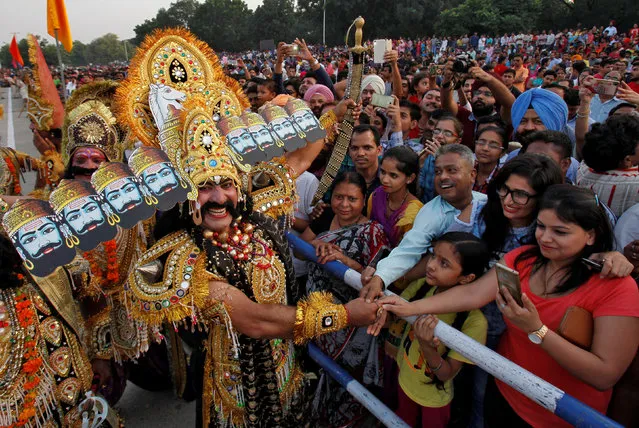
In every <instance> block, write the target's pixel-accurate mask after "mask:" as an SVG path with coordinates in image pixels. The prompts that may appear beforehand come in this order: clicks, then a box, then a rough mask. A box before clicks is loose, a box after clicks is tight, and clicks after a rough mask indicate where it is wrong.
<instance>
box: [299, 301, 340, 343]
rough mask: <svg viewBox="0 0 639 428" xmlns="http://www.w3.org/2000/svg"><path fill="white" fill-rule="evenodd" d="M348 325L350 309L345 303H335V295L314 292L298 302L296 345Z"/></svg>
mask: <svg viewBox="0 0 639 428" xmlns="http://www.w3.org/2000/svg"><path fill="white" fill-rule="evenodd" d="M346 326H348V311H347V310H346V307H345V306H344V305H338V304H336V303H333V295H332V294H331V293H326V292H314V293H311V294H309V296H308V297H307V298H306V299H302V300H300V301H299V302H298V303H297V310H296V311H295V326H294V327H293V338H294V341H295V344H296V345H303V344H304V343H306V342H307V341H309V340H311V339H314V338H316V337H319V336H321V335H323V334H326V333H332V332H334V331H338V330H341V329H343V328H345V327H346Z"/></svg>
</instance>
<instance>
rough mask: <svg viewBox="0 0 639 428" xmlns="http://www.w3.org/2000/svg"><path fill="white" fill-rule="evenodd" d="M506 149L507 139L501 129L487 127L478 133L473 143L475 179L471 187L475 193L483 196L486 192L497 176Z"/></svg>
mask: <svg viewBox="0 0 639 428" xmlns="http://www.w3.org/2000/svg"><path fill="white" fill-rule="evenodd" d="M507 147H508V137H507V135H506V131H505V130H504V129H503V128H500V127H497V126H489V127H488V128H485V129H483V130H482V131H480V132H478V134H477V140H476V141H475V158H476V159H477V160H476V162H475V169H476V170H477V177H476V178H475V184H474V185H473V190H474V191H475V192H480V193H484V194H485V193H486V192H487V191H488V183H490V181H491V180H492V179H493V178H495V176H496V175H497V171H499V168H500V167H501V165H502V162H501V160H502V159H503V156H504V153H506V148H507Z"/></svg>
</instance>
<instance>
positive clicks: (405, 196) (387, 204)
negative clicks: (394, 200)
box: [386, 189, 409, 213]
mask: <svg viewBox="0 0 639 428" xmlns="http://www.w3.org/2000/svg"><path fill="white" fill-rule="evenodd" d="M408 193H409V192H408V189H406V193H405V194H404V199H402V202H401V203H400V204H399V206H398V207H397V208H395V209H393V208H391V202H390V198H389V196H388V193H387V194H386V208H388V210H389V211H390V212H392V213H393V212H395V211H397V210H398V209H400V208H401V207H402V206H403V205H404V202H406V199H408Z"/></svg>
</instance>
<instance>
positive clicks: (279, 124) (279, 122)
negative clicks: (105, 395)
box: [271, 118, 297, 140]
mask: <svg viewBox="0 0 639 428" xmlns="http://www.w3.org/2000/svg"><path fill="white" fill-rule="evenodd" d="M271 123H272V127H273V131H275V133H276V134H277V136H278V137H280V139H282V140H287V139H289V138H292V137H294V136H295V135H296V134H297V132H295V128H293V124H292V123H291V122H289V121H288V119H286V118H281V119H274V120H273V121H272V122H271Z"/></svg>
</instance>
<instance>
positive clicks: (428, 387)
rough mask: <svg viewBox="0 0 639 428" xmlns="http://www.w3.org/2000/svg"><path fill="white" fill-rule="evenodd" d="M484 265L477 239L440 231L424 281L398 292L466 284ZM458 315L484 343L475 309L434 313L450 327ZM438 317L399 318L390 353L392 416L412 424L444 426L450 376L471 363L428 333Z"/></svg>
mask: <svg viewBox="0 0 639 428" xmlns="http://www.w3.org/2000/svg"><path fill="white" fill-rule="evenodd" d="M487 263H488V251H487V250H486V246H485V245H484V244H483V243H482V242H481V240H480V239H479V238H477V237H475V236H473V235H471V234H470V233H466V232H449V233H446V234H444V235H443V236H441V237H440V238H439V239H438V240H437V241H436V242H435V244H434V247H433V254H432V255H431V256H430V259H429V260H428V264H427V267H426V283H425V284H423V285H422V286H421V288H420V289H419V290H417V291H414V290H412V289H411V288H412V287H411V288H409V289H407V290H406V291H405V292H404V293H403V296H404V297H406V298H411V297H412V299H422V298H429V297H431V296H433V295H436V294H439V293H441V292H443V291H446V290H449V289H451V288H454V287H457V286H459V287H460V288H462V289H463V288H466V287H465V284H468V283H470V282H471V281H473V280H475V279H476V278H478V277H479V276H480V275H482V274H483V272H484V270H485V268H486V267H487ZM419 301H421V300H417V302H416V303H415V304H416V305H418V304H419V303H418V302H419ZM458 317H465V319H463V318H461V319H460V320H457V322H460V327H461V328H460V329H461V331H462V332H463V333H464V334H466V335H468V336H470V337H472V338H473V339H475V340H477V341H478V342H480V343H484V341H485V340H486V329H487V324H486V319H485V318H484V316H483V315H482V313H481V311H479V310H472V311H470V312H468V313H464V314H457V313H454V312H451V313H446V314H440V315H439V320H441V321H442V322H445V323H446V324H451V325H452V324H456V323H457V322H456V319H457V318H458ZM439 320H438V317H435V316H431V315H429V316H422V317H420V318H419V319H418V320H417V321H416V322H415V324H414V325H413V327H410V326H408V325H407V324H405V322H403V321H400V322H399V323H400V324H399V325H405V328H404V332H403V334H401V340H400V341H399V343H400V345H399V347H398V351H397V357H396V358H397V365H398V366H399V376H398V382H399V385H398V386H397V402H398V403H397V414H398V415H399V416H400V417H401V418H402V419H403V420H404V421H405V422H406V423H407V424H408V425H409V426H412V427H416V426H422V427H429V428H437V427H442V428H444V427H446V426H447V424H448V422H449V420H450V416H451V401H452V399H453V383H452V382H453V378H454V377H455V375H456V374H457V373H458V372H459V370H460V369H461V367H462V365H463V364H464V363H467V364H472V362H471V361H468V360H467V359H466V358H464V357H462V356H461V355H460V354H458V353H457V352H455V351H452V350H448V349H446V347H445V346H443V345H442V344H441V343H440V342H439V340H438V339H437V338H436V337H435V336H434V329H435V326H436V325H437V322H438V321H439ZM402 323H403V324H402ZM393 330H394V331H398V325H394V326H393ZM415 339H417V340H415ZM388 392H389V391H387V393H388ZM391 392H392V391H391Z"/></svg>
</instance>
